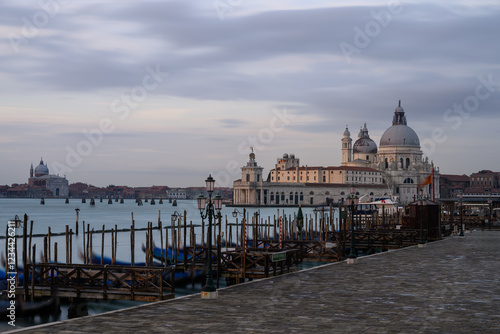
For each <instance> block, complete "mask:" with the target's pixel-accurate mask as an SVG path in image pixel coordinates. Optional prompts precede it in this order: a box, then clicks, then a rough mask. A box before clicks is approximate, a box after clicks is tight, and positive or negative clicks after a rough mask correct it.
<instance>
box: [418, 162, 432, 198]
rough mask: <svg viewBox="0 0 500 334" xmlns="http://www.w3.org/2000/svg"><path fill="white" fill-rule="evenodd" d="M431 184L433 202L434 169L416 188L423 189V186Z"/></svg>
mask: <svg viewBox="0 0 500 334" xmlns="http://www.w3.org/2000/svg"><path fill="white" fill-rule="evenodd" d="M431 183H432V200H433V201H434V200H435V194H434V168H433V169H432V172H431V173H430V174H429V176H427V177H426V178H425V180H424V181H423V182H421V183H420V184H419V185H418V187H419V188H423V187H424V186H425V185H428V184H431Z"/></svg>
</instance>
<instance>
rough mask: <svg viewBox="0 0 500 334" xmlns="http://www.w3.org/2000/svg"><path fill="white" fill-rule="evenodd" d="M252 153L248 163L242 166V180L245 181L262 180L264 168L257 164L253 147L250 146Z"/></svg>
mask: <svg viewBox="0 0 500 334" xmlns="http://www.w3.org/2000/svg"><path fill="white" fill-rule="evenodd" d="M250 149H251V150H252V153H250V154H249V160H248V162H247V165H246V166H244V167H241V180H242V181H243V182H262V181H263V180H262V170H263V169H264V168H262V167H260V166H258V165H257V162H255V153H253V147H251V148H250Z"/></svg>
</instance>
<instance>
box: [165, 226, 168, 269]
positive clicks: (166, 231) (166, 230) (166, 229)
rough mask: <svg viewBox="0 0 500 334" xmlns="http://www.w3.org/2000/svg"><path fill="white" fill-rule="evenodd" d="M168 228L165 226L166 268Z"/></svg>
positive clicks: (166, 259)
mask: <svg viewBox="0 0 500 334" xmlns="http://www.w3.org/2000/svg"><path fill="white" fill-rule="evenodd" d="M167 254H168V226H165V267H166V266H167V263H168V258H167Z"/></svg>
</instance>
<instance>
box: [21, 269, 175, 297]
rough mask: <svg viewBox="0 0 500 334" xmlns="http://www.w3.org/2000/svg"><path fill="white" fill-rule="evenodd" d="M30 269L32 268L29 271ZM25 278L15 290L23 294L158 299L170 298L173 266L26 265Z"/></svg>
mask: <svg viewBox="0 0 500 334" xmlns="http://www.w3.org/2000/svg"><path fill="white" fill-rule="evenodd" d="M33 269H34V270H33ZM27 273H28V275H27V277H31V281H29V282H28V281H26V282H25V285H24V287H23V288H22V289H18V292H19V293H24V294H25V295H26V296H31V297H40V296H51V295H52V294H53V292H56V293H57V296H58V297H66V298H95V299H105V300H106V299H121V300H135V301H158V300H165V299H170V298H174V286H173V284H172V282H174V270H173V268H152V267H127V266H112V265H104V266H102V265H85V264H53V263H39V264H36V265H35V266H34V268H33V265H27Z"/></svg>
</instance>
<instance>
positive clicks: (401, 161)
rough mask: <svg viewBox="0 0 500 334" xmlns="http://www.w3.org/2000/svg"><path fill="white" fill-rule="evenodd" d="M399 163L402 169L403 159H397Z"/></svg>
mask: <svg viewBox="0 0 500 334" xmlns="http://www.w3.org/2000/svg"><path fill="white" fill-rule="evenodd" d="M399 162H400V164H401V168H404V167H405V166H404V163H403V158H401V159H399Z"/></svg>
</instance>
